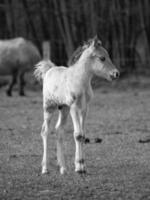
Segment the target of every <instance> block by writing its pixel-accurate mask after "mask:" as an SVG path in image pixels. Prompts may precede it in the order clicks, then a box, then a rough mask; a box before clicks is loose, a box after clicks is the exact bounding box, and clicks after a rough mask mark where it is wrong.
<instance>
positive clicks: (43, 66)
mask: <svg viewBox="0 0 150 200" xmlns="http://www.w3.org/2000/svg"><path fill="white" fill-rule="evenodd" d="M55 66H56V65H55V64H54V63H53V62H52V61H51V60H42V61H40V62H39V63H38V64H36V65H35V70H34V76H35V77H36V79H37V80H39V81H40V80H43V79H44V76H45V74H46V72H47V71H48V70H49V69H50V68H52V67H55Z"/></svg>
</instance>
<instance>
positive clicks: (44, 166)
mask: <svg viewBox="0 0 150 200" xmlns="http://www.w3.org/2000/svg"><path fill="white" fill-rule="evenodd" d="M52 115H53V112H47V111H44V122H43V125H42V130H41V136H42V140H43V159H42V174H45V173H47V136H48V134H49V132H50V130H49V125H50V121H51V118H52Z"/></svg>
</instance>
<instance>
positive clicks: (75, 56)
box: [68, 39, 93, 66]
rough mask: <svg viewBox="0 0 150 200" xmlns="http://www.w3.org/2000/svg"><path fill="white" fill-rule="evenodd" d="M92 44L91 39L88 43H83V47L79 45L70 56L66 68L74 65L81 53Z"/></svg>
mask: <svg viewBox="0 0 150 200" xmlns="http://www.w3.org/2000/svg"><path fill="white" fill-rule="evenodd" d="M92 42H93V39H89V40H88V41H86V42H84V43H83V45H80V46H79V47H78V48H77V49H76V50H75V51H74V52H73V54H72V56H71V57H70V58H69V60H68V66H72V65H74V64H75V63H76V62H77V61H78V60H79V58H80V57H81V55H82V53H83V52H84V50H85V49H87V48H88V47H89V46H90V45H91V44H92Z"/></svg>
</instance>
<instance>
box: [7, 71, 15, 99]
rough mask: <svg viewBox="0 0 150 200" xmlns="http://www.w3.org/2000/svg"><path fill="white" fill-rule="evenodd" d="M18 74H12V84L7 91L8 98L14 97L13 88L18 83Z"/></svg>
mask: <svg viewBox="0 0 150 200" xmlns="http://www.w3.org/2000/svg"><path fill="white" fill-rule="evenodd" d="M17 75H18V74H17V72H15V73H13V74H12V81H11V83H10V84H9V86H8V89H7V91H6V93H7V95H8V96H11V95H12V89H13V86H14V85H15V84H16V82H17Z"/></svg>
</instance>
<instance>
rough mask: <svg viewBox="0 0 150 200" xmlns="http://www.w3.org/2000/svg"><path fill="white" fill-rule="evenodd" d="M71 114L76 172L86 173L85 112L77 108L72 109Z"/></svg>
mask: <svg viewBox="0 0 150 200" xmlns="http://www.w3.org/2000/svg"><path fill="white" fill-rule="evenodd" d="M70 114H71V117H72V121H73V126H74V140H75V145H76V152H75V171H76V172H79V173H83V172H85V164H84V154H83V143H84V139H85V137H84V133H83V129H82V127H83V122H84V120H85V119H84V117H83V112H82V111H81V110H80V109H79V108H78V107H76V106H73V107H71V110H70Z"/></svg>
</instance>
